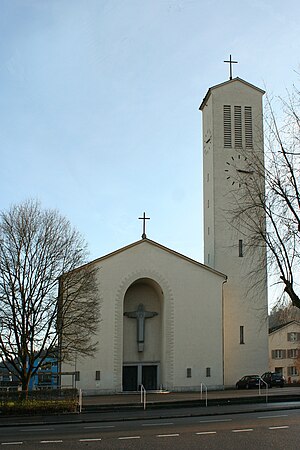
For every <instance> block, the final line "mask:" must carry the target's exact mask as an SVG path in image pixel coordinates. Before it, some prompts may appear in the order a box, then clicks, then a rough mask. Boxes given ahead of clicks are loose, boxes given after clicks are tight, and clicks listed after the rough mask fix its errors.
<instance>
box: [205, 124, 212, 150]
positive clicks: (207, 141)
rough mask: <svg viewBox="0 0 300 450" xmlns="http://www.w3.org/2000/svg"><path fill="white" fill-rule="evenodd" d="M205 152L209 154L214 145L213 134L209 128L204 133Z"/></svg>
mask: <svg viewBox="0 0 300 450" xmlns="http://www.w3.org/2000/svg"><path fill="white" fill-rule="evenodd" d="M203 145H204V153H205V154H207V153H208V152H209V151H210V149H211V146H212V134H211V131H210V130H209V129H208V130H207V131H206V133H205V135H204V143H203Z"/></svg>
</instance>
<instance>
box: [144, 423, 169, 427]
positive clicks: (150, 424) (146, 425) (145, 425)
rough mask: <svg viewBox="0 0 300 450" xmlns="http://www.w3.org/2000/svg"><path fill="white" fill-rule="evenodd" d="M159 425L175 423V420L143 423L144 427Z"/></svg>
mask: <svg viewBox="0 0 300 450" xmlns="http://www.w3.org/2000/svg"><path fill="white" fill-rule="evenodd" d="M157 425H159V426H161V425H174V423H173V422H155V423H142V427H156V426H157Z"/></svg>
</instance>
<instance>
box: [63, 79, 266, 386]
mask: <svg viewBox="0 0 300 450" xmlns="http://www.w3.org/2000/svg"><path fill="white" fill-rule="evenodd" d="M263 94H264V91H263V90H261V89H259V88H257V87H255V86H253V85H251V84H250V83H248V82H246V81H244V80H242V79H239V78H234V79H230V80H229V81H226V82H224V83H221V84H218V85H216V86H213V87H211V88H210V89H209V90H208V92H207V94H206V95H205V97H204V100H203V102H202V103H201V106H200V110H201V111H202V118H203V127H202V128H203V191H204V199H203V210H204V252H205V264H202V263H200V262H198V261H195V260H193V259H191V258H189V257H188V256H185V255H182V254H179V253H177V252H176V251H174V250H172V249H169V248H166V247H165V246H163V245H162V244H160V243H157V242H154V241H152V240H150V239H148V238H147V236H146V234H145V232H144V233H143V236H142V239H141V240H139V241H137V242H134V243H132V244H130V245H128V246H126V247H123V248H121V249H118V250H116V251H114V252H113V253H110V254H109V255H106V256H103V257H100V258H98V259H96V260H94V261H92V262H91V263H90V264H92V265H95V266H96V267H98V268H99V269H100V270H99V271H98V275H97V276H98V281H99V295H100V297H101V300H102V306H101V322H100V324H99V330H98V335H97V336H96V339H97V340H98V341H99V345H98V350H97V352H96V353H95V355H94V357H93V358H82V359H80V358H77V361H76V366H75V363H74V364H63V366H62V372H72V371H73V372H75V371H76V386H77V387H78V388H81V389H83V390H84V391H85V392H86V393H90V394H95V393H99V394H103V393H112V394H113V393H119V392H126V391H137V390H138V389H139V387H140V386H141V385H143V386H144V387H145V389H146V390H157V389H166V390H169V391H193V390H199V388H200V385H201V383H204V384H205V385H206V386H207V387H208V388H209V389H223V388H224V387H229V386H233V385H235V383H236V381H237V380H238V379H239V378H240V377H241V376H242V375H245V374H252V373H256V374H262V373H263V372H265V371H266V370H267V369H268V324H267V274H266V273H263V274H260V278H262V280H263V289H261V287H260V289H259V290H255V289H253V288H252V287H253V286H251V283H253V281H252V280H251V279H250V277H248V274H249V273H250V271H251V270H252V268H253V266H255V264H256V261H255V255H254V258H253V254H252V256H251V258H250V257H249V258H248V251H247V250H248V247H247V234H246V233H245V230H239V229H238V227H237V226H236V225H234V224H233V223H232V221H231V220H230V205H232V199H233V198H234V199H237V198H239V197H238V196H239V192H240V191H241V190H242V186H241V183H240V181H239V182H238V181H236V180H237V179H236V178H235V175H234V173H235V171H239V175H241V174H242V175H243V176H245V177H247V176H249V175H251V174H252V172H250V171H248V170H246V168H245V162H244V156H241V154H243V155H244V154H245V153H244V152H245V151H249V152H252V151H254V150H255V151H256V152H263V145H262V142H263V141H262V135H263V124H262V96H263ZM241 150H243V153H242V152H241ZM199 151H200V149H199ZM261 154H262V155H263V153H261ZM243 162H244V165H243ZM239 179H240V178H239ZM241 198H242V196H241ZM199 207H200V205H199ZM145 219H146V218H145V216H144V220H145ZM262 251H263V250H262V249H261V248H260V247H259V246H258V248H257V261H258V259H260V258H261V257H262V256H263V257H264V255H262V253H261V252H262ZM70 384H71V375H70V376H69V377H68V376H63V377H62V385H70Z"/></svg>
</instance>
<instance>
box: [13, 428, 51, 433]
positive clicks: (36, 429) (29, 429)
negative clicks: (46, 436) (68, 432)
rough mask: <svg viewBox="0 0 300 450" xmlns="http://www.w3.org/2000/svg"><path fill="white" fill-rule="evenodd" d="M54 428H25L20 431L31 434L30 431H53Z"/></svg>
mask: <svg viewBox="0 0 300 450" xmlns="http://www.w3.org/2000/svg"><path fill="white" fill-rule="evenodd" d="M53 430H54V428H24V430H19V431H22V432H23V433H24V432H30V431H53Z"/></svg>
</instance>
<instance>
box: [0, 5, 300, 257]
mask: <svg viewBox="0 0 300 450" xmlns="http://www.w3.org/2000/svg"><path fill="white" fill-rule="evenodd" d="M299 17H300V2H299V0H289V1H287V2H282V1H281V0H280V1H279V0H251V1H248V0H236V1H235V0H227V1H226V2H224V1H223V0H210V1H209V0H1V2H0V86H1V96H0V123H1V126H0V139H1V146H0V151H1V160H0V161H1V165H0V209H1V210H3V209H4V210H5V209H8V208H9V207H10V206H11V205H12V204H16V203H20V202H22V201H24V200H27V199H37V200H39V201H40V202H41V205H42V206H43V207H45V208H55V209H58V210H59V212H60V213H61V214H62V215H63V216H66V217H67V218H68V219H69V220H70V222H71V223H72V225H73V226H74V227H75V228H76V229H77V230H78V231H80V233H81V234H82V235H83V236H84V238H85V239H86V241H87V243H88V246H89V249H90V259H94V258H97V257H100V256H103V255H105V254H107V253H110V252H112V251H114V250H116V249H118V248H120V247H123V246H126V245H128V244H130V243H132V242H135V241H137V240H139V239H140V238H141V234H142V221H141V220H138V218H139V217H141V216H142V215H143V213H144V212H146V214H147V216H148V217H150V220H148V221H147V229H146V233H147V237H148V238H149V239H152V240H154V241H157V242H159V243H161V244H163V245H165V246H166V247H169V248H171V249H174V250H176V251H178V252H179V253H183V254H185V255H187V256H189V257H191V258H194V259H196V260H198V261H200V262H202V261H203V230H202V220H203V217H202V134H201V133H202V131H201V113H200V111H199V110H198V108H199V105H200V103H201V101H202V99H203V97H204V96H205V94H206V92H207V90H208V89H209V87H211V86H213V85H215V84H218V83H221V82H223V81H226V80H227V79H228V76H229V68H228V65H227V64H225V63H224V62H223V61H224V60H227V59H228V58H229V55H230V54H232V57H233V59H234V60H237V61H238V64H234V67H233V76H234V77H235V76H238V77H240V78H243V79H245V80H246V81H248V82H250V83H252V84H254V85H256V86H258V87H260V88H263V89H265V90H266V91H267V93H268V94H269V95H271V96H277V95H281V96H284V95H285V94H286V90H287V89H290V88H291V87H292V85H293V83H297V82H298V81H299V75H298V74H299V72H300V52H299V43H300V33H299V31H300V25H299ZM297 72H298V74H297Z"/></svg>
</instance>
